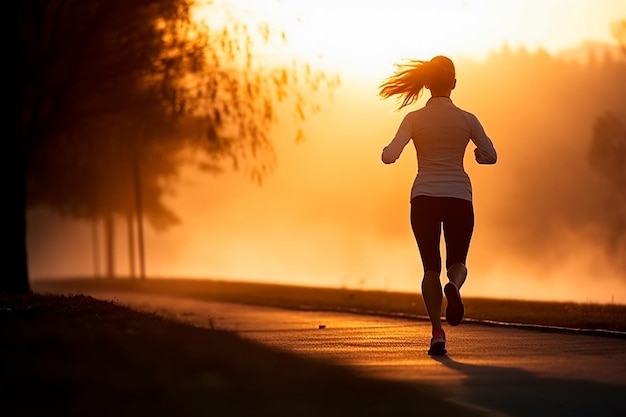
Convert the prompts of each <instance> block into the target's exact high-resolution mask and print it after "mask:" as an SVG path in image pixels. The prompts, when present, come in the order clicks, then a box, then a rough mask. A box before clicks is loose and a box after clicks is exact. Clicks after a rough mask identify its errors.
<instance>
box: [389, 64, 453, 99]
mask: <svg viewBox="0 0 626 417" xmlns="http://www.w3.org/2000/svg"><path fill="white" fill-rule="evenodd" d="M454 78H455V71H454V64H453V63H452V61H451V60H450V59H449V58H446V57H444V56H437V57H435V58H433V59H431V60H430V61H418V60H409V61H407V62H405V63H402V64H396V72H395V74H393V75H392V76H391V77H389V78H387V79H386V80H385V81H384V82H383V83H382V84H381V85H380V87H379V88H380V91H379V93H378V95H379V96H380V97H382V98H383V99H386V98H389V97H392V96H396V95H397V96H399V97H400V98H402V102H401V104H400V105H399V106H398V110H400V109H401V108H403V107H404V106H408V105H411V104H413V103H415V102H416V101H417V100H418V99H419V98H420V96H421V94H422V90H423V89H424V87H426V86H428V87H429V88H432V87H436V88H441V87H445V86H448V85H452V84H453V82H454Z"/></svg>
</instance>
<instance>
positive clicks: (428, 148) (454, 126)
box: [382, 97, 498, 201]
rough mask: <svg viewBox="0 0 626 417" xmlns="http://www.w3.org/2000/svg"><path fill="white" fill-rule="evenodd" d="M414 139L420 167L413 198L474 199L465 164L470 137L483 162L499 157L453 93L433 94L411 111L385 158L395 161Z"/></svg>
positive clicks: (477, 159) (479, 159) (412, 193)
mask: <svg viewBox="0 0 626 417" xmlns="http://www.w3.org/2000/svg"><path fill="white" fill-rule="evenodd" d="M411 139H412V140H413V144H414V145H415V150H416V153H417V168H418V171H417V176H416V177H415V181H414V182H413V187H412V188H411V199H412V198H414V197H416V196H418V195H427V196H435V197H456V198H461V199H464V200H469V201H472V184H471V181H470V178H469V176H468V175H467V173H466V172H465V169H464V167H463V157H464V155H465V149H466V148H467V145H468V144H469V141H470V140H471V141H472V142H473V143H474V144H475V145H476V149H475V150H474V154H475V157H476V161H477V162H478V163H479V164H495V163H496V160H497V159H498V156H497V153H496V150H495V148H494V146H493V143H492V142H491V139H489V137H488V136H487V134H486V133H485V130H484V129H483V127H482V125H481V123H480V121H479V120H478V118H476V116H474V115H473V114H472V113H469V112H467V111H465V110H462V109H460V108H458V107H456V106H455V105H454V103H452V100H451V99H450V98H449V97H431V98H430V100H428V102H427V103H426V106H424V107H423V108H421V109H419V110H416V111H413V112H410V113H408V114H407V115H406V116H405V117H404V120H402V123H401V124H400V127H399V128H398V131H397V133H396V135H395V137H394V138H393V140H392V141H391V142H390V143H389V145H387V146H386V147H385V148H384V149H383V154H382V161H383V162H384V163H385V164H391V163H393V162H395V161H396V160H397V159H398V158H399V157H400V154H401V153H402V151H403V149H404V147H405V146H406V145H407V144H408V143H409V141H410V140H411Z"/></svg>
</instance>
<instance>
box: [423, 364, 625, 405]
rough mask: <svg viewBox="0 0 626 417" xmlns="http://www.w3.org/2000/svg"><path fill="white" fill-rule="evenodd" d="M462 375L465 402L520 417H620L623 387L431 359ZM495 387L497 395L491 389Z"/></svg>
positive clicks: (623, 401)
mask: <svg viewBox="0 0 626 417" xmlns="http://www.w3.org/2000/svg"><path fill="white" fill-rule="evenodd" d="M433 359H434V360H436V361H438V362H440V363H442V364H443V365H444V366H446V367H448V368H450V369H452V370H455V371H457V372H460V373H462V374H463V375H464V376H465V378H463V380H462V384H463V390H464V395H465V396H466V398H465V400H466V401H467V402H469V403H472V404H475V405H478V406H482V407H486V408H488V409H491V410H494V411H498V412H501V413H505V414H507V415H510V416H519V417H539V416H546V417H548V416H549V417H553V416H568V417H571V416H591V415H601V416H603V417H608V416H616V417H617V416H623V412H624V409H626V396H624V389H625V388H624V387H623V386H618V385H610V384H604V383H600V382H592V381H583V380H574V379H560V378H546V377H541V376H537V375H534V374H533V373H531V372H528V371H525V370H523V369H520V368H511V367H500V366H489V365H476V364H467V363H461V362H457V361H455V360H454V359H453V358H451V357H449V356H441V357H436V356H434V357H433ZM494 386H498V387H499V390H498V392H497V394H494V393H493V392H491V389H490V388H491V387H494Z"/></svg>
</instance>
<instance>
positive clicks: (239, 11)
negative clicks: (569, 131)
mask: <svg viewBox="0 0 626 417" xmlns="http://www.w3.org/2000/svg"><path fill="white" fill-rule="evenodd" d="M215 10H222V11H223V10H228V13H226V15H228V14H231V15H234V16H237V18H238V19H241V20H242V21H243V22H250V23H252V22H257V23H258V22H260V21H261V22H267V23H269V25H270V27H272V28H275V29H277V30H279V31H284V33H285V34H286V37H287V41H288V42H287V45H281V47H280V53H282V54H284V56H285V57H288V59H291V57H292V56H297V57H298V58H300V59H305V60H307V61H309V62H321V63H322V65H324V66H325V67H326V68H328V69H331V70H333V71H338V72H340V73H342V74H347V75H350V76H362V75H366V76H367V75H369V76H371V75H375V76H382V75H386V74H387V73H388V72H389V68H390V66H391V65H392V63H394V62H397V61H400V60H403V59H406V58H414V59H430V58H431V57H432V56H435V55H439V54H444V55H450V56H455V57H470V58H474V59H481V58H483V57H485V56H486V55H487V54H488V53H489V52H490V51H493V50H496V49H500V48H501V47H502V46H503V45H505V44H506V45H509V46H511V47H513V48H517V47H522V46H523V47H526V48H529V49H536V48H544V49H546V50H547V51H548V52H552V53H553V52H557V51H559V50H562V49H565V48H569V47H573V46H576V45H577V43H578V42H579V40H580V39H581V38H582V39H587V40H595V41H605V42H607V41H611V40H612V38H611V32H610V27H609V26H608V24H607V22H610V21H614V20H617V19H619V18H623V17H624V16H626V3H625V2H623V1H620V0H608V1H600V2H591V1H585V0H571V1H570V0H509V1H496V0H442V1H425V0H361V1H359V2H352V1H336V0H318V1H315V2H312V1H307V0H218V1H215V2H214V3H213V5H212V6H210V8H207V9H205V11H204V12H202V13H201V14H203V15H205V16H207V17H208V16H213V18H212V19H211V20H212V21H213V22H214V23H215V22H216V21H217V19H218V18H219V16H220V13H218V14H215V12H214V11H215Z"/></svg>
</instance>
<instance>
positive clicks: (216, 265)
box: [28, 48, 626, 303]
mask: <svg viewBox="0 0 626 417" xmlns="http://www.w3.org/2000/svg"><path fill="white" fill-rule="evenodd" d="M452 58H453V59H455V57H452ZM584 58H585V59H584V60H575V59H565V58H562V57H557V56H553V55H550V54H548V53H546V52H543V51H541V50H538V51H527V50H523V49H522V50H518V49H515V50H511V49H509V48H503V49H502V50H500V51H498V52H495V53H492V54H491V55H490V56H488V57H487V58H486V59H484V60H482V61H474V60H469V59H464V58H459V59H455V61H456V65H457V79H458V84H457V88H456V90H455V91H453V93H452V99H453V101H454V102H455V104H457V105H458V106H459V107H461V108H464V109H466V110H468V111H470V112H472V113H474V114H475V115H476V116H477V117H478V118H479V119H480V120H481V122H482V123H483V126H484V127H485V130H486V132H487V135H488V136H489V137H490V138H491V139H492V140H493V142H494V144H495V147H496V149H497V151H498V156H499V160H498V163H497V164H496V165H494V166H478V165H477V164H476V163H475V162H474V161H473V152H472V150H473V147H472V145H471V144H470V147H469V148H468V152H467V158H466V169H467V171H468V173H469V174H470V177H471V178H472V183H473V187H474V199H475V200H474V205H475V212H476V228H475V233H474V238H473V241H472V247H471V248H470V256H469V259H468V267H469V271H470V273H469V277H468V281H467V284H466V286H465V287H464V291H465V294H466V295H472V296H485V297H506V298H525V299H546V300H573V301H582V302H587V301H590V302H616V303H626V275H625V274H624V271H626V226H625V219H626V195H624V194H623V193H622V191H621V190H620V189H619V186H616V185H615V184H614V183H612V182H611V181H610V180H608V179H607V177H606V175H605V174H603V172H601V170H599V169H598V168H597V167H594V166H593V165H592V164H591V163H590V149H591V146H592V140H593V138H594V126H596V125H597V123H598V121H599V120H601V118H602V117H605V116H606V115H611V116H612V117H613V118H614V119H616V120H619V121H621V126H622V128H624V126H626V60H625V59H624V58H623V57H620V56H619V55H615V54H614V55H606V54H604V53H596V54H595V55H594V54H590V53H586V54H585V56H584ZM390 70H391V67H390ZM376 93H377V85H376V84H373V85H369V84H363V83H362V80H357V79H355V80H343V83H342V85H341V87H340V88H339V89H338V90H337V92H336V94H335V98H334V100H333V101H328V103H326V104H323V108H322V111H321V113H320V114H318V115H316V116H315V117H311V118H310V119H309V120H308V121H307V122H306V123H305V126H304V128H305V135H306V137H305V140H304V142H302V143H295V142H294V140H293V138H294V126H292V125H291V123H290V120H291V119H290V115H284V117H281V121H282V124H281V125H280V126H278V127H277V128H276V129H275V131H274V132H273V133H272V140H273V141H274V143H275V146H276V156H277V160H278V164H277V166H276V168H275V169H274V171H273V173H271V174H270V175H268V176H266V177H265V179H264V181H263V184H262V186H259V185H257V184H255V183H253V182H251V181H250V180H249V179H248V177H247V176H246V175H245V173H244V172H235V173H224V174H221V175H218V176H211V175H207V174H200V173H198V172H196V171H194V170H193V169H191V168H185V169H182V170H181V172H180V175H179V179H178V181H177V182H176V186H175V187H174V190H175V194H173V195H171V196H170V197H169V198H168V201H167V202H168V205H169V206H170V208H171V210H172V211H173V212H174V213H175V214H176V215H177V216H178V217H179V218H180V219H181V221H182V222H181V224H179V225H176V226H173V227H171V228H169V229H167V230H165V231H161V232H158V233H157V232H155V231H154V230H153V229H151V228H148V230H147V231H146V232H147V235H146V250H147V272H148V276H163V277H172V276H180V277H190V276H191V277H198V278H201V277H210V278H227V279H242V280H252V281H263V280H266V281H270V282H281V283H289V284H296V285H300V284H301V285H316V286H317V285H319V286H331V287H337V286H345V287H352V288H376V289H379V288H382V289H389V290H400V291H418V290H419V282H420V278H421V273H422V270H421V264H420V262H419V254H418V252H417V247H416V244H415V241H414V239H413V236H412V234H411V230H410V226H409V216H408V213H409V201H408V199H409V191H410V187H411V184H412V181H413V178H414V175H415V169H416V163H415V155H414V150H413V149H412V145H409V146H408V147H407V148H406V149H405V152H404V154H403V155H402V157H401V158H400V160H399V161H398V162H397V163H396V164H395V165H392V166H384V165H383V164H382V163H381V162H380V152H381V150H382V148H383V146H385V145H386V144H387V143H388V141H389V140H390V139H391V138H392V137H393V135H394V133H395V130H396V129H397V126H398V124H399V123H400V121H401V119H402V117H403V116H404V114H405V113H406V111H402V112H394V111H393V104H394V103H389V102H382V101H380V100H379V99H378V98H377V96H376ZM426 99H427V94H426V96H425V97H423V98H422V99H421V100H420V101H419V103H418V107H419V106H421V105H423V104H424V102H425V100H426ZM416 108H417V107H414V108H411V109H408V110H413V109H416ZM622 134H624V135H626V133H624V131H622ZM624 142H626V140H624ZM91 227H92V225H90V224H87V223H81V222H74V221H71V219H60V218H58V217H57V216H54V215H51V214H50V213H47V212H45V211H42V210H40V209H37V210H33V211H31V213H30V215H29V235H28V242H29V256H30V267H31V273H32V276H33V278H35V279H37V278H43V277H51V276H52V277H55V276H68V275H91V274H93V272H94V268H96V269H97V270H98V272H99V273H100V274H102V273H103V262H104V261H103V255H102V254H101V252H102V249H103V248H102V246H99V248H98V251H99V255H98V256H97V257H96V258H95V260H96V264H95V266H94V250H93V249H94V248H93V240H92V238H93V235H92V229H91ZM124 227H125V226H124V224H123V222H122V221H121V219H120V221H119V222H118V224H117V228H116V238H115V239H116V240H115V243H116V246H115V254H116V264H115V267H116V274H118V275H120V276H125V275H128V258H127V242H126V236H125V232H124V230H125V229H124Z"/></svg>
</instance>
